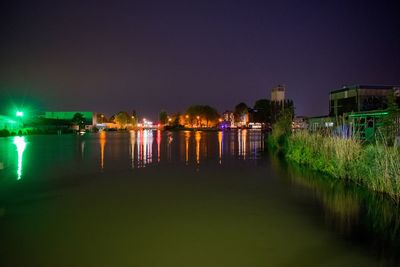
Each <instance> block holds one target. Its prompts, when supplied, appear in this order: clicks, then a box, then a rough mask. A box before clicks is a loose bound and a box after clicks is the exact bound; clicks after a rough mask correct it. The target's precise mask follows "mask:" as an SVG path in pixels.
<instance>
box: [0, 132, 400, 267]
mask: <svg viewBox="0 0 400 267" xmlns="http://www.w3.org/2000/svg"><path fill="white" fill-rule="evenodd" d="M399 232H400V212H399V209H398V207H397V206H396V205H394V204H393V203H392V201H391V200H389V199H387V198H386V197H384V196H378V195H374V194H372V193H370V192H368V191H366V190H363V189H361V188H359V187H357V186H355V185H352V184H346V183H344V182H343V181H335V180H332V179H329V178H328V177H324V176H323V175H320V174H317V173H312V172H309V171H307V170H305V169H304V168H299V167H298V166H295V165H290V164H287V163H285V162H284V161H283V160H281V159H279V158H277V157H275V156H272V155H270V154H268V153H267V152H266V151H265V147H264V135H263V133H261V132H259V131H250V130H242V131H231V132H228V131H227V132H202V131H197V132H189V131H179V132H167V131H164V132H163V131H150V130H145V131H131V132H126V133H119V132H101V133H96V134H85V135H83V136H75V135H61V136H55V135H54V136H53V135H47V136H25V137H8V138H1V139H0V266H8V267H9V266H41V267H44V266H69V267H70V266H96V267H98V266H400V255H399V254H400V234H399Z"/></svg>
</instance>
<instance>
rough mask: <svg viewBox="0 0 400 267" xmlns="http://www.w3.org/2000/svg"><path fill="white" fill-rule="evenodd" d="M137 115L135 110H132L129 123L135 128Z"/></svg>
mask: <svg viewBox="0 0 400 267" xmlns="http://www.w3.org/2000/svg"><path fill="white" fill-rule="evenodd" d="M137 119H138V117H137V114H136V110H132V116H131V123H132V125H133V126H136V124H137Z"/></svg>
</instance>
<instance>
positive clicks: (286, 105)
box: [271, 99, 294, 123]
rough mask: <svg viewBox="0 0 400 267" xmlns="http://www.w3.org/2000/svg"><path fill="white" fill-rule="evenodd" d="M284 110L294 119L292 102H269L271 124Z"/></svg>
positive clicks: (289, 100) (288, 100)
mask: <svg viewBox="0 0 400 267" xmlns="http://www.w3.org/2000/svg"><path fill="white" fill-rule="evenodd" d="M285 109H287V110H288V111H287V112H290V113H291V114H292V117H294V103H293V100H291V99H287V100H284V101H271V122H272V123H275V122H276V121H277V120H278V118H279V117H280V115H281V114H282V112H283V111H284V110H285Z"/></svg>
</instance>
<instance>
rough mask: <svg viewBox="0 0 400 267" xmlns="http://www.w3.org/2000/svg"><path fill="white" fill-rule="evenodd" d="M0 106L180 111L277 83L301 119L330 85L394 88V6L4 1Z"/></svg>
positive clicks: (254, 94) (322, 103)
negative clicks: (280, 85)
mask: <svg viewBox="0 0 400 267" xmlns="http://www.w3.org/2000/svg"><path fill="white" fill-rule="evenodd" d="M0 10H1V11H0V13H1V18H0V21H1V22H0V33H1V36H2V42H1V43H0V47H1V49H0V105H1V110H0V111H1V112H6V110H7V109H8V108H9V105H10V104H12V103H15V104H16V105H21V104H23V103H24V102H25V105H28V106H29V105H31V106H32V107H33V108H35V107H37V108H41V109H48V110H92V111H96V112H105V113H106V114H107V115H112V114H113V113H116V112H118V111H120V110H126V111H128V112H131V111H132V110H133V109H135V110H136V112H137V113H138V115H139V116H140V117H147V118H152V119H157V114H158V112H159V111H160V110H162V109H163V110H166V111H168V112H175V111H180V112H184V111H185V109H186V108H187V106H189V105H192V104H209V105H211V106H214V107H216V108H217V109H218V111H220V112H223V111H224V110H226V109H233V108H234V106H235V105H236V104H238V103H239V102H245V103H246V104H248V105H249V106H253V104H254V102H255V101H256V100H257V99H260V98H270V91H271V89H272V88H273V87H274V86H276V85H278V84H285V85H286V89H287V98H290V99H293V100H294V102H295V106H296V114H297V115H306V116H310V115H311V116H312V115H325V114H327V113H328V105H329V104H328V94H329V91H331V90H334V89H338V88H341V87H342V86H343V85H353V84H380V85H381V84H383V85H400V78H399V77H400V49H399V47H400V33H399V30H398V29H399V28H400V21H399V19H398V15H397V14H398V11H399V8H398V4H397V3H396V2H395V1H380V2H376V1H352V2H351V3H348V1H331V2H324V3H321V2H319V1H307V2H304V1H302V2H296V1H284V2H283V1H268V2H261V1H260V2H258V1H253V2H250V3H249V2H245V1H233V2H228V1H223V2H218V3H215V2H204V1H202V2H198V3H193V2H191V3H190V4H189V3H187V2H180V1H172V2H168V3H166V2H162V1H159V2H157V1H146V2H131V1H119V2H118V3H114V4H108V3H106V2H99V1H85V2H84V3H82V2H80V1H60V2H58V3H54V2H52V1H35V2H30V1H12V2H8V3H1V4H0Z"/></svg>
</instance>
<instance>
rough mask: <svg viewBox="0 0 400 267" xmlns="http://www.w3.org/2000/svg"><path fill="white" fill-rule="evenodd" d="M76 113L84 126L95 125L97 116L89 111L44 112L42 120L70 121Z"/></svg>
mask: <svg viewBox="0 0 400 267" xmlns="http://www.w3.org/2000/svg"><path fill="white" fill-rule="evenodd" d="M76 113H80V114H82V115H83V118H84V120H85V121H84V123H85V125H86V126H94V125H96V124H97V116H96V113H95V112H91V111H46V112H45V114H44V118H46V119H55V120H67V121H69V120H72V119H73V118H74V115H75V114H76Z"/></svg>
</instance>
